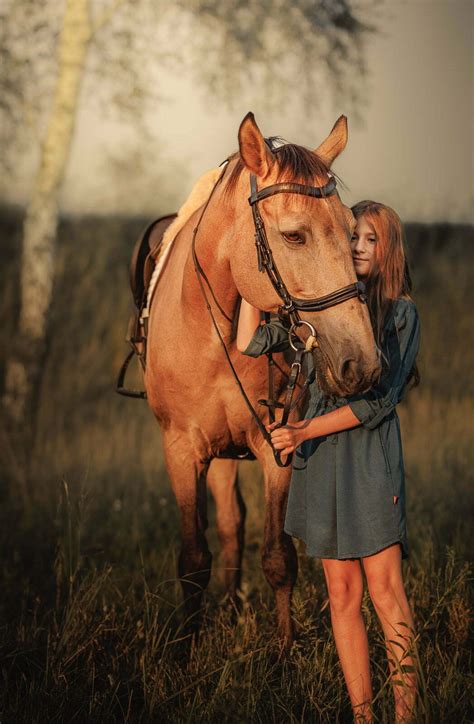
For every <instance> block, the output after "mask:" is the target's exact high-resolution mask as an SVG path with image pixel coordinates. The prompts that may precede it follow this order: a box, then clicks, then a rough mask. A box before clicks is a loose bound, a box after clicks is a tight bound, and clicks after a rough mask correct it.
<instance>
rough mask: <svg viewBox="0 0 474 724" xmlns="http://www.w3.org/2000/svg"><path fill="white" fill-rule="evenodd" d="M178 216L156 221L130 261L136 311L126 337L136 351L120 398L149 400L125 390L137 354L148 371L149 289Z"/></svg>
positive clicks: (121, 374) (122, 382) (126, 362)
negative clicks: (167, 237) (168, 235)
mask: <svg viewBox="0 0 474 724" xmlns="http://www.w3.org/2000/svg"><path fill="white" fill-rule="evenodd" d="M176 216H177V214H168V215H167V216H160V218H159V219H155V221H152V223H151V224H149V225H148V226H147V227H146V229H145V230H144V231H143V233H142V234H141V236H140V237H139V238H138V241H137V242H136V244H135V247H134V249H133V253H132V259H131V262H130V289H131V290H132V296H133V301H134V303H135V309H134V310H133V312H132V314H131V315H130V319H129V322H128V328H127V336H126V341H127V342H128V343H129V344H130V346H131V348H132V349H131V351H130V352H129V353H128V355H127V356H126V358H125V360H124V362H123V364H122V366H121V368H120V370H119V374H118V378H117V384H116V387H115V389H116V391H117V392H118V393H119V394H120V395H125V396H126V397H136V398H139V399H144V398H146V392H145V391H143V390H132V389H128V388H126V387H125V376H126V373H127V369H128V366H129V364H130V362H131V360H132V358H133V357H134V355H136V356H137V357H138V360H139V362H140V364H141V366H142V369H143V370H145V361H146V338H147V321H148V320H147V319H144V317H143V315H144V313H145V312H146V309H145V308H146V301H147V292H148V287H149V285H150V280H151V277H152V274H153V271H154V269H155V264H156V260H157V259H158V256H159V253H160V250H161V245H162V242H163V235H164V233H165V231H166V229H167V228H168V226H169V225H170V224H171V223H172V222H173V221H174V220H175V219H176Z"/></svg>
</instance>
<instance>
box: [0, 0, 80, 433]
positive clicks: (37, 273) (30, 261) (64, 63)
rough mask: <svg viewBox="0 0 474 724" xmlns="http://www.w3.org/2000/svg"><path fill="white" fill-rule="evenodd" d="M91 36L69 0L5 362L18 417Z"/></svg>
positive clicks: (11, 405) (27, 392)
mask: <svg viewBox="0 0 474 724" xmlns="http://www.w3.org/2000/svg"><path fill="white" fill-rule="evenodd" d="M91 37H92V28H91V17H90V7H89V0H66V7H65V12H64V19H63V26H62V31H61V36H60V39H59V46H58V76H57V82H56V88H55V93H54V99H53V104H52V109H51V115H50V118H49V122H48V125H47V128H46V133H45V137H44V139H43V142H42V144H41V153H40V165H39V169H38V172H37V175H36V179H35V182H34V186H33V192H32V196H31V200H30V202H29V205H28V208H27V211H26V218H25V222H24V228H23V250H22V265H21V290H20V293H21V309H20V320H19V330H18V332H19V341H20V345H19V348H18V351H17V353H16V354H14V356H13V357H12V358H11V359H10V361H9V362H8V363H7V370H6V377H5V396H4V404H5V407H6V408H7V410H8V412H9V413H10V415H11V416H12V417H13V418H14V419H16V420H17V421H19V422H21V421H22V420H23V418H24V415H25V411H26V406H27V403H28V400H29V398H30V397H31V395H32V393H33V387H34V385H35V381H36V380H35V378H36V377H37V375H38V374H39V366H40V365H41V363H42V359H41V357H42V350H43V349H44V340H45V334H46V327H47V319H48V312H49V308H50V304H51V297H52V290H53V281H54V267H55V247H56V231H57V223H58V197H59V192H60V187H61V182H62V180H63V178H64V174H65V170H66V165H67V161H68V158H69V154H70V149H71V144H72V138H73V132H74V122H75V117H76V108H77V101H78V95H79V91H80V85H81V80H82V77H83V74H84V67H85V61H86V55H87V50H88V46H89V42H90V40H91ZM38 357H39V359H38ZM35 367H36V369H35Z"/></svg>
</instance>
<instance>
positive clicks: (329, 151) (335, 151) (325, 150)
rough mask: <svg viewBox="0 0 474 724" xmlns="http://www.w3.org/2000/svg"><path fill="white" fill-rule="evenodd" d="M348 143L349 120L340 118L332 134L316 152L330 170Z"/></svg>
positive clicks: (344, 117) (343, 117)
mask: <svg viewBox="0 0 474 724" xmlns="http://www.w3.org/2000/svg"><path fill="white" fill-rule="evenodd" d="M346 143H347V118H346V116H339V118H338V119H337V121H336V123H335V124H334V126H333V127H332V130H331V133H330V134H329V136H328V137H327V138H326V140H325V141H323V142H322V143H321V144H320V145H319V146H318V147H317V149H316V150H315V154H316V155H317V156H319V158H320V159H321V160H322V161H324V163H325V164H326V166H327V167H328V168H330V167H331V164H332V162H333V161H334V159H335V158H337V157H338V156H339V154H340V153H342V151H343V150H344V149H345V147H346Z"/></svg>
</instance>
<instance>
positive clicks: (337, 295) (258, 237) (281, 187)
mask: <svg viewBox="0 0 474 724" xmlns="http://www.w3.org/2000/svg"><path fill="white" fill-rule="evenodd" d="M267 143H268V141H267ZM270 148H271V150H272V151H273V150H274V149H273V148H272V147H271V146H270ZM276 150H278V149H276ZM225 171H226V165H224V168H223V170H222V173H221V174H220V176H219V178H218V179H217V181H216V183H215V185H214V187H213V188H212V191H211V193H210V194H209V197H208V199H207V201H206V203H205V205H204V207H203V210H202V212H201V215H200V217H199V219H198V222H197V224H196V227H195V228H194V230H193V237H192V254H193V261H194V268H195V271H196V275H197V278H198V281H199V285H200V288H201V291H202V294H203V297H204V300H205V304H206V307H207V310H208V312H209V314H210V316H211V320H212V323H213V326H214V329H215V330H216V333H217V336H218V337H219V340H220V342H221V344H222V347H223V348H224V352H225V355H226V358H227V361H228V363H229V367H230V369H231V371H232V374H233V376H234V378H235V381H236V384H237V386H238V387H239V390H240V392H241V394H242V397H243V398H244V401H245V404H246V405H247V408H248V409H249V411H250V413H251V415H252V417H253V418H254V420H255V422H256V424H257V426H258V428H259V430H260V432H261V433H262V435H263V437H264V439H265V440H266V441H267V443H268V444H269V445H270V446H271V448H272V450H273V455H274V457H275V462H276V463H277V465H279V466H280V467H287V466H288V465H289V464H290V463H291V461H292V458H293V453H291V454H289V455H287V459H286V462H283V461H282V459H281V454H280V451H279V450H275V449H274V447H273V443H272V440H271V435H270V434H269V433H268V431H267V429H266V427H265V425H264V424H263V422H262V420H261V419H260V417H259V416H258V414H257V412H256V411H255V409H254V407H253V405H252V403H251V402H250V400H249V398H248V395H247V393H246V392H245V390H244V388H243V386H242V383H241V382H240V379H239V376H238V374H237V372H236V369H235V367H234V364H233V362H232V360H231V357H230V354H229V351H228V349H227V347H226V344H225V342H224V339H223V337H222V334H221V331H220V329H219V326H218V324H217V322H216V319H215V317H214V314H213V312H212V308H211V305H210V304H209V299H208V296H207V294H206V290H205V287H204V284H203V280H204V281H205V283H206V285H207V287H208V289H209V291H210V293H211V295H212V298H213V299H214V302H215V303H216V305H217V307H218V308H219V311H220V312H221V314H222V315H223V316H224V317H225V318H226V319H227V320H228V321H229V322H232V320H231V319H230V318H229V316H228V315H227V314H226V313H225V311H224V310H223V309H222V307H221V306H220V304H219V303H218V301H217V299H216V297H215V294H214V291H213V289H212V286H211V284H210V282H209V280H208V278H207V276H206V274H205V272H204V269H203V268H202V266H201V264H200V262H199V259H198V257H197V253H196V237H197V233H198V231H199V227H200V224H201V222H202V219H203V217H204V214H205V213H206V210H207V208H208V206H209V204H210V202H211V199H212V197H213V195H214V192H215V190H216V188H217V187H218V185H219V184H220V183H221V181H222V179H223V177H224V174H225ZM335 191H336V179H335V177H331V178H330V180H329V182H328V183H327V184H326V185H325V186H306V185H304V184H298V183H280V184H274V185H273V186H268V187H266V188H264V189H261V190H260V191H259V190H258V188H257V179H256V177H255V175H254V174H251V175H250V197H249V199H248V202H249V204H250V206H251V208H252V215H253V220H254V226H255V245H256V248H257V260H258V269H259V271H261V272H263V271H266V272H267V275H268V277H269V279H270V282H271V283H272V285H273V288H274V289H275V291H276V292H277V294H278V296H279V297H280V299H281V300H282V302H283V305H282V306H281V307H280V308H279V310H278V311H279V313H280V314H282V313H286V314H288V316H289V318H290V321H291V323H292V324H291V327H290V329H289V332H288V336H289V342H290V345H291V347H292V348H293V349H294V350H295V352H296V354H295V359H294V361H293V363H292V365H291V369H290V374H289V379H288V384H287V390H286V397H285V402H284V404H281V403H279V402H278V401H276V400H274V399H273V396H274V393H273V365H274V364H275V362H274V360H273V358H272V355H271V353H267V357H268V371H269V398H270V399H268V400H258V402H259V404H262V405H266V406H267V407H268V408H269V416H270V421H271V422H274V420H275V414H274V408H275V407H279V408H283V413H282V417H281V420H280V422H279V423H278V427H283V426H284V425H286V423H287V420H288V417H289V415H290V413H291V412H292V410H293V409H294V408H295V407H296V405H297V404H298V402H299V401H300V399H301V398H302V396H303V395H304V393H305V392H306V390H307V389H308V387H309V385H310V384H311V382H312V381H313V380H314V377H315V372H314V369H313V370H312V372H311V373H310V374H309V375H308V377H307V378H306V380H305V381H304V383H303V385H302V386H301V390H300V392H299V394H298V395H297V397H296V399H295V400H294V401H292V400H293V394H294V391H295V387H296V385H297V382H298V378H299V375H300V372H301V367H302V361H303V355H304V354H306V353H307V352H311V346H315V345H317V341H316V330H315V329H314V327H313V325H312V324H310V323H309V322H307V321H306V320H302V319H301V317H300V315H299V311H303V312H307V311H317V312H319V311H323V310H324V309H329V308H330V307H334V306H336V305H337V304H341V303H342V302H345V301H347V300H348V299H352V298H353V297H358V299H359V300H360V301H361V302H362V303H364V302H365V301H366V297H365V286H364V284H363V282H355V283H353V284H349V285H347V286H346V287H342V288H341V289H337V290H335V291H334V292H331V293H330V294H326V295H324V296H322V297H318V298H316V299H297V298H295V297H292V296H291V294H290V293H289V291H288V289H287V287H286V285H285V283H284V281H283V279H282V277H281V275H280V272H279V271H278V268H277V266H276V264H275V261H274V259H273V254H272V251H271V248H270V245H269V243H268V238H267V235H266V231H265V224H264V222H263V219H262V216H261V214H260V211H259V209H258V202H259V201H262V200H263V199H266V198H268V197H270V196H273V195H275V194H279V193H296V194H303V195H305V196H311V197H314V198H326V197H327V196H330V195H331V194H333V193H334V192H335ZM269 317H270V315H269V314H268V313H265V319H266V321H267V322H268V321H269ZM303 324H304V325H306V326H308V327H309V329H310V337H309V338H308V342H310V341H311V345H310V344H308V343H307V344H306V346H298V347H297V346H296V345H295V344H294V342H293V340H292V335H295V336H296V337H297V335H296V332H295V331H294V330H295V329H296V328H297V327H299V326H301V325H303ZM299 341H300V342H301V340H299Z"/></svg>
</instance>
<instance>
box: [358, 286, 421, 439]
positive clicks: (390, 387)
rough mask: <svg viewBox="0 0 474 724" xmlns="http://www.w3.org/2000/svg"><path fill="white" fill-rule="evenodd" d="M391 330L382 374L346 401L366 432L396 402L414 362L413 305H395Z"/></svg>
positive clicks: (416, 334)
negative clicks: (374, 381) (378, 378)
mask: <svg viewBox="0 0 474 724" xmlns="http://www.w3.org/2000/svg"><path fill="white" fill-rule="evenodd" d="M394 327H395V334H394V335H393V342H392V344H390V347H389V352H390V356H389V367H388V371H387V373H386V375H384V376H383V377H382V379H381V380H380V382H379V383H378V384H377V385H376V386H375V387H373V388H372V389H371V390H369V391H368V392H367V393H365V394H363V395H353V396H351V397H348V398H347V401H348V404H349V407H350V408H351V410H352V412H353V413H354V415H355V416H356V417H357V418H358V419H359V420H360V422H361V423H362V425H363V426H364V427H366V428H367V429H369V430H373V429H374V428H376V427H377V425H379V424H380V422H382V420H383V419H384V418H385V417H386V416H387V415H389V414H390V413H391V412H392V410H393V409H394V408H395V406H396V405H397V404H398V403H399V402H400V400H401V399H402V397H403V390H404V388H405V385H406V382H407V378H408V375H409V374H410V371H411V369H412V367H413V365H414V363H415V359H416V355H417V354H418V349H419V345H420V320H419V317H418V312H417V310H416V307H415V305H414V304H413V302H411V301H409V300H403V301H402V302H398V304H397V306H396V307H395V310H394Z"/></svg>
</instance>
